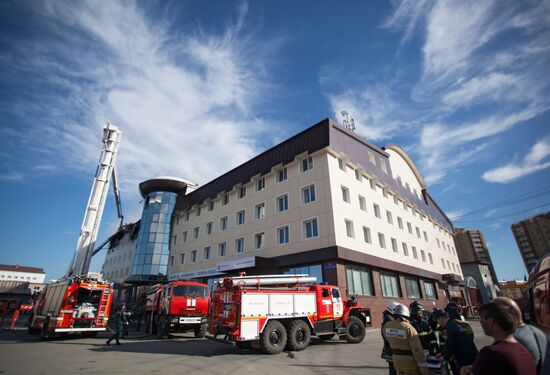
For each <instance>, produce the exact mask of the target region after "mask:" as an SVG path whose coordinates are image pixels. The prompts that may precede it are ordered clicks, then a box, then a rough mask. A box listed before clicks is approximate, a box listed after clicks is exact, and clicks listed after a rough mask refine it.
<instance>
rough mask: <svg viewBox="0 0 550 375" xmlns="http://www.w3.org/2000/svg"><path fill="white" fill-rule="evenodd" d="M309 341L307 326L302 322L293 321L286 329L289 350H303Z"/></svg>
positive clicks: (309, 333) (309, 334)
mask: <svg viewBox="0 0 550 375" xmlns="http://www.w3.org/2000/svg"><path fill="white" fill-rule="evenodd" d="M310 340H311V331H310V329H309V326H308V325H307V323H306V322H304V321H303V320H294V321H293V322H291V323H290V324H289V327H288V344H287V346H288V348H289V349H290V350H296V351H298V350H304V349H305V348H307V347H308V345H309V341H310Z"/></svg>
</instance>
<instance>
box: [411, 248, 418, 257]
mask: <svg viewBox="0 0 550 375" xmlns="http://www.w3.org/2000/svg"><path fill="white" fill-rule="evenodd" d="M412 250H413V258H414V259H418V253H417V252H416V247H414V246H413V247H412Z"/></svg>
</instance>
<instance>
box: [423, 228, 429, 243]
mask: <svg viewBox="0 0 550 375" xmlns="http://www.w3.org/2000/svg"><path fill="white" fill-rule="evenodd" d="M422 232H423V233H424V241H426V242H429V241H428V233H426V231H425V230H423V231H422Z"/></svg>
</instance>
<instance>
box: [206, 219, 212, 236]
mask: <svg viewBox="0 0 550 375" xmlns="http://www.w3.org/2000/svg"><path fill="white" fill-rule="evenodd" d="M206 234H212V222H211V221H210V222H208V223H206Z"/></svg>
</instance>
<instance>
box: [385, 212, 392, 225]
mask: <svg viewBox="0 0 550 375" xmlns="http://www.w3.org/2000/svg"><path fill="white" fill-rule="evenodd" d="M386 219H387V220H388V224H393V217H392V215H391V212H390V211H386Z"/></svg>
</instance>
